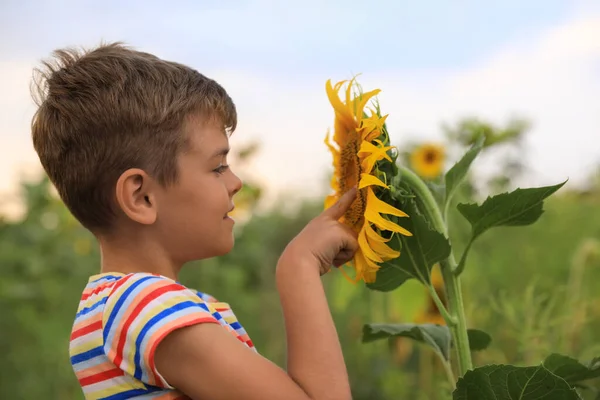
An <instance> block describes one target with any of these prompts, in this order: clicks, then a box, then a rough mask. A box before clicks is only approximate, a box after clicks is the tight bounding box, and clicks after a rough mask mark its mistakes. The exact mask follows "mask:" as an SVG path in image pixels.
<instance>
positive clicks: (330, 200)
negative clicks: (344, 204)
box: [325, 194, 339, 209]
mask: <svg viewBox="0 0 600 400" xmlns="http://www.w3.org/2000/svg"><path fill="white" fill-rule="evenodd" d="M338 198H339V197H338V196H336V195H333V194H332V195H330V196H327V197H326V198H325V209H328V208H329V207H331V206H332V205H334V204H335V202H336V201H338Z"/></svg>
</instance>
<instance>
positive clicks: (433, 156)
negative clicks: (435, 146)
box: [425, 151, 437, 164]
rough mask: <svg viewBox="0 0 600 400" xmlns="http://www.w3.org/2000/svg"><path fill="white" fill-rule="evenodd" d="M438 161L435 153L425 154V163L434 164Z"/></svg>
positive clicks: (428, 152)
mask: <svg viewBox="0 0 600 400" xmlns="http://www.w3.org/2000/svg"><path fill="white" fill-rule="evenodd" d="M436 159H437V154H436V153H435V151H427V152H426V153H425V162H426V163H428V164H431V163H433V162H434V161H435V160H436Z"/></svg>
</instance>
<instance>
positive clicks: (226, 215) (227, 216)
mask: <svg viewBox="0 0 600 400" xmlns="http://www.w3.org/2000/svg"><path fill="white" fill-rule="evenodd" d="M234 209H235V207H231V208H230V209H229V211H227V214H225V216H224V217H223V219H228V218H229V219H233V218H231V217H230V216H229V214H230V213H231V212H233V210H234Z"/></svg>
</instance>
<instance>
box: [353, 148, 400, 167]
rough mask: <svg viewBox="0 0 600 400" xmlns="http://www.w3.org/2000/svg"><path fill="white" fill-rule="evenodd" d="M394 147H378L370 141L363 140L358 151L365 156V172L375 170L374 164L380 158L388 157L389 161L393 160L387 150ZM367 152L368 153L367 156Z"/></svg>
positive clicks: (363, 165) (363, 164)
mask: <svg viewBox="0 0 600 400" xmlns="http://www.w3.org/2000/svg"><path fill="white" fill-rule="evenodd" d="M392 148H393V147H391V146H390V147H377V146H374V145H373V144H371V143H369V142H362V144H361V146H360V150H359V152H358V154H359V156H361V157H363V158H362V161H361V168H362V170H363V172H365V173H370V172H371V171H372V170H373V166H374V165H375V163H376V162H377V161H379V160H382V159H384V158H385V159H386V160H388V161H389V162H392V159H391V158H390V156H389V155H388V154H387V151H388V150H390V149H392ZM365 154H368V155H367V156H365Z"/></svg>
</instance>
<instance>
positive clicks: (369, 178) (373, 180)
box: [358, 174, 389, 189]
mask: <svg viewBox="0 0 600 400" xmlns="http://www.w3.org/2000/svg"><path fill="white" fill-rule="evenodd" d="M367 186H382V187H384V188H386V189H387V188H389V186H388V185H386V184H385V183H384V182H382V181H381V180H380V179H379V178H378V177H376V176H374V175H369V174H360V182H358V188H359V189H362V188H364V187H367Z"/></svg>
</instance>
